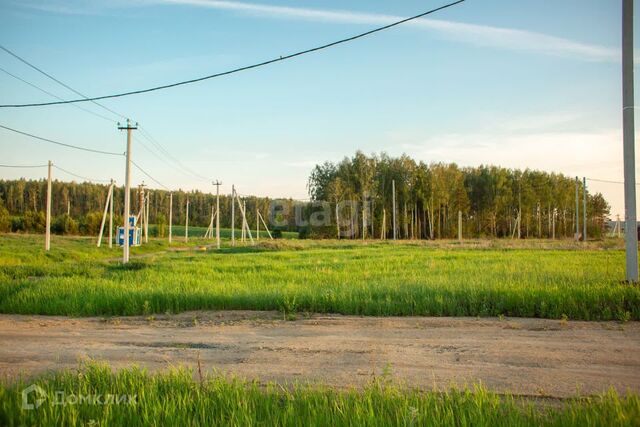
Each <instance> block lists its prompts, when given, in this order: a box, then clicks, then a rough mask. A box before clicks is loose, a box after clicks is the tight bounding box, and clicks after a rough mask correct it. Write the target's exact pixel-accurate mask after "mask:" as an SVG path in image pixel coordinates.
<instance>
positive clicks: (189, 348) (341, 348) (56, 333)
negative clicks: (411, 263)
mask: <svg viewBox="0 0 640 427" xmlns="http://www.w3.org/2000/svg"><path fill="white" fill-rule="evenodd" d="M86 358H91V359H95V360H101V361H108V362H109V363H110V364H111V365H112V366H114V367H115V368H118V367H124V366H128V365H131V364H138V365H140V366H144V367H147V368H149V369H152V370H157V369H163V368H166V367H168V366H178V365H188V366H196V364H197V360H198V358H199V359H200V361H201V364H202V368H203V369H204V370H207V371H211V370H212V369H217V370H219V371H222V372H227V373H233V374H236V375H239V376H242V377H245V378H250V379H254V378H257V379H259V380H261V381H278V382H292V381H303V382H306V381H313V382H316V381H319V382H322V383H324V384H328V385H332V386H339V387H348V386H352V385H354V386H360V385H362V384H364V383H366V382H367V381H370V380H371V378H372V375H381V374H382V373H383V371H384V370H385V368H386V370H387V371H390V372H391V374H392V377H393V378H395V379H396V380H399V381H400V382H404V383H406V384H407V385H409V386H415V387H420V388H423V389H433V388H434V386H435V387H437V388H440V389H442V388H448V387H449V386H451V385H464V384H468V383H474V382H478V381H481V382H482V383H484V384H485V385H486V386H488V387H489V388H490V389H492V390H494V391H497V392H501V393H502V392H510V393H515V394H520V395H526V396H547V397H567V396H574V395H576V394H578V392H579V393H580V394H582V395H585V394H593V393H600V392H603V391H606V390H607V389H608V388H609V387H611V386H613V387H615V388H617V389H618V390H619V391H620V392H624V391H626V390H627V389H630V390H632V391H635V392H637V393H638V392H640V322H629V323H625V324H620V323H616V322H572V321H569V322H566V321H565V322H563V321H558V320H540V319H475V318H417V317H413V318H412V317H404V318H366V317H353V316H326V315H323V316H321V315H315V316H311V317H309V318H300V319H298V320H295V321H284V320H283V319H282V317H281V315H280V314H278V313H273V312H242V311H234V312H190V313H183V314H180V315H173V316H156V317H155V318H145V317H127V318H109V319H103V318H80V319H73V318H65V317H50V316H17V315H1V316H0V374H2V376H4V377H8V378H9V379H12V378H16V377H17V376H19V375H26V376H32V375H36V374H39V373H42V372H46V371H49V370H54V369H61V368H75V367H77V366H78V362H79V361H80V360H83V359H86Z"/></svg>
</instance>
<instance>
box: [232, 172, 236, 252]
mask: <svg viewBox="0 0 640 427" xmlns="http://www.w3.org/2000/svg"><path fill="white" fill-rule="evenodd" d="M235 245H236V186H235V185H232V186H231V246H235Z"/></svg>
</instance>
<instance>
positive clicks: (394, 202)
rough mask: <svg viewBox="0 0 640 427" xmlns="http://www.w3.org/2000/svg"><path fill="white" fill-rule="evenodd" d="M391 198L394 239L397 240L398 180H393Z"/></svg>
mask: <svg viewBox="0 0 640 427" xmlns="http://www.w3.org/2000/svg"><path fill="white" fill-rule="evenodd" d="M391 192H392V193H391V198H392V201H393V240H396V180H395V179H394V180H391Z"/></svg>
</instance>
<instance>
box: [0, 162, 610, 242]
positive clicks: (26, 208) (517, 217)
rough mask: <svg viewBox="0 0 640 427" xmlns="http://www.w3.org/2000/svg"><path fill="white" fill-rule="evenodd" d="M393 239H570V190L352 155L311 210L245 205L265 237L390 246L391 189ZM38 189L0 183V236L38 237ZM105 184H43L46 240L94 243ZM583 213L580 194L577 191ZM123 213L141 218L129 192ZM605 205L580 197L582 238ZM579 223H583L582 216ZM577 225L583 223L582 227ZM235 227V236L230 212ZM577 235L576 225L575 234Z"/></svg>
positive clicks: (196, 197)
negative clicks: (263, 226)
mask: <svg viewBox="0 0 640 427" xmlns="http://www.w3.org/2000/svg"><path fill="white" fill-rule="evenodd" d="M394 186H395V198H396V211H395V217H396V236H397V237H398V238H401V239H409V238H415V239H438V238H455V237H457V233H458V217H459V215H461V216H462V226H463V230H462V231H463V235H464V237H515V236H516V235H517V234H518V233H520V236H521V237H523V238H527V237H528V238H531V237H554V236H555V237H558V238H560V237H572V236H573V235H574V233H575V181H574V179H573V178H570V177H567V176H565V175H562V174H555V173H547V172H541V171H533V170H528V169H527V170H524V171H521V170H516V169H506V168H501V167H497V166H480V167H475V168H472V167H466V168H461V167H459V166H457V165H456V164H453V163H451V164H445V163H431V164H427V163H424V162H416V161H415V160H413V159H411V158H410V157H408V156H406V155H402V156H400V157H391V156H388V155H387V154H384V153H382V154H379V155H375V154H374V155H370V156H368V155H365V154H363V153H362V152H357V153H356V154H355V155H354V156H353V157H351V158H349V157H345V158H344V159H343V160H342V161H340V162H338V163H332V162H325V163H323V164H319V165H317V166H315V167H314V168H313V170H312V172H311V174H310V177H309V180H308V190H309V195H310V197H311V200H310V201H296V200H293V199H286V200H274V199H270V198H264V197H254V196H247V197H243V198H242V202H243V203H246V215H247V221H248V223H249V225H250V227H251V228H252V229H255V224H256V219H257V211H260V213H261V215H262V216H263V217H264V219H265V221H267V223H268V224H269V226H270V228H271V229H272V230H275V231H277V230H282V231H298V232H300V235H301V237H319V238H322V237H327V238H335V237H341V238H361V237H363V235H364V237H366V238H392V237H393V216H394V213H393V187H394ZM114 190H115V192H114V214H115V218H114V223H115V224H116V225H120V224H121V223H122V221H123V219H122V212H123V209H124V208H123V204H124V188H123V187H115V189H114ZM46 191H47V182H46V180H25V179H20V180H0V231H3V232H6V231H13V232H36V233H41V232H44V228H45V213H44V212H45V209H46V205H45V204H46ZM145 191H147V193H148V195H149V222H150V223H151V224H158V225H159V226H158V227H154V228H153V230H154V231H156V232H159V233H160V235H162V234H166V230H167V227H166V225H167V223H168V220H169V200H170V193H169V192H168V191H165V190H156V189H146V190H145ZM107 192H108V185H105V184H94V183H89V182H84V183H77V182H63V181H53V183H52V232H54V233H58V234H85V235H96V234H97V233H98V231H99V227H100V222H101V219H102V213H103V210H104V205H105V201H106V196H107ZM172 194H173V207H172V223H173V224H177V225H180V224H184V223H185V220H186V202H187V199H188V200H189V224H190V225H191V226H201V227H205V226H207V225H208V224H209V222H210V219H211V210H212V208H214V207H215V200H216V196H215V194H212V193H205V192H202V191H183V190H178V191H173V192H172ZM579 197H580V211H582V188H580V194H579ZM131 201H132V203H131V212H132V213H133V214H136V213H137V212H138V211H139V209H140V201H139V197H138V189H137V188H132V193H131ZM220 210H221V213H220V223H221V226H222V227H223V228H230V227H231V196H230V195H229V194H221V196H220ZM608 215H609V205H608V203H607V202H606V200H605V199H604V197H603V196H602V195H601V194H599V193H596V194H590V193H588V194H587V218H588V220H587V225H588V235H589V237H601V236H602V235H603V234H604V228H605V221H606V219H607V217H608ZM581 218H582V217H581ZM581 221H582V219H581ZM235 226H236V228H237V229H239V228H240V227H241V217H240V210H239V208H238V206H237V204H236V209H235ZM580 230H582V226H580Z"/></svg>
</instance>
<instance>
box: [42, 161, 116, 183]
mask: <svg viewBox="0 0 640 427" xmlns="http://www.w3.org/2000/svg"><path fill="white" fill-rule="evenodd" d="M52 166H53V167H54V168H56V169H58V170H60V171H62V172H64V173H66V174H69V175H71V176H75V177H76V178H80V179H84V180H86V181H95V182H110V181H111V180H109V179H94V178H88V177H86V176H82V175H78V174H76V173H73V172H70V171H68V170H66V169H63V168H61V167H60V166H58V165H56V164H53V165H52Z"/></svg>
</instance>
